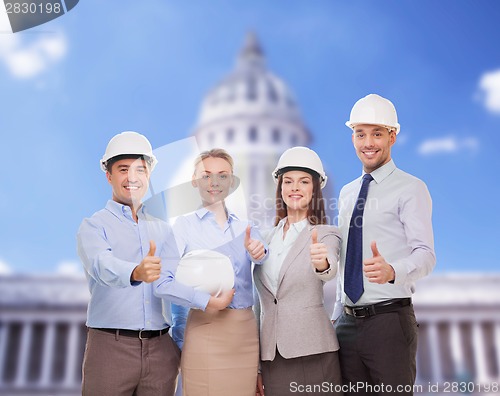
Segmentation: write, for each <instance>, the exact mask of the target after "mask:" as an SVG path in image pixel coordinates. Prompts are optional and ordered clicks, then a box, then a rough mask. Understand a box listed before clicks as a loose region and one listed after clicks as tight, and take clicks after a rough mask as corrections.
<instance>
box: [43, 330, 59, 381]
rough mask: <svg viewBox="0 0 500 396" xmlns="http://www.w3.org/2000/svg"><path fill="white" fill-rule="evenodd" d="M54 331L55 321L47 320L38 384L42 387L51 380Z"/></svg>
mask: <svg viewBox="0 0 500 396" xmlns="http://www.w3.org/2000/svg"><path fill="white" fill-rule="evenodd" d="M55 332H56V325H55V322H53V321H50V322H48V323H47V324H46V327H45V336H44V340H43V352H42V353H43V355H42V356H43V360H42V374H41V376H40V385H42V386H43V387H46V386H48V385H50V381H51V375H52V368H53V360H54V345H55V334H56V333H55Z"/></svg>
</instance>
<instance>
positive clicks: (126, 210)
mask: <svg viewBox="0 0 500 396" xmlns="http://www.w3.org/2000/svg"><path fill="white" fill-rule="evenodd" d="M106 209H107V210H109V211H110V212H111V213H113V214H114V215H115V216H116V217H118V218H119V219H120V218H122V217H126V218H127V219H129V220H130V219H132V209H130V207H129V206H127V205H123V204H121V203H119V202H116V201H113V200H112V199H110V200H108V202H107V203H106ZM137 214H138V215H139V214H145V207H144V204H142V205H141V207H140V209H139V211H138V212H137Z"/></svg>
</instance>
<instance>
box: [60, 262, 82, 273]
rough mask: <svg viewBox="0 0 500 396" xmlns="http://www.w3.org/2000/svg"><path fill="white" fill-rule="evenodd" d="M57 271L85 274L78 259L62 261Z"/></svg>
mask: <svg viewBox="0 0 500 396" xmlns="http://www.w3.org/2000/svg"><path fill="white" fill-rule="evenodd" d="M56 273H57V274H58V275H66V276H80V275H83V270H82V266H81V264H80V263H79V262H78V261H72V260H68V261H61V262H60V263H59V264H58V266H57V270H56Z"/></svg>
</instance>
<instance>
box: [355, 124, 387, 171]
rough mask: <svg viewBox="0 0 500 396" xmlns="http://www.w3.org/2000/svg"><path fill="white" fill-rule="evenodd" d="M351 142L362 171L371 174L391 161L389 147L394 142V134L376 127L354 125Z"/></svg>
mask: <svg viewBox="0 0 500 396" xmlns="http://www.w3.org/2000/svg"><path fill="white" fill-rule="evenodd" d="M352 142H353V144H354V149H355V150H356V155H357V156H358V158H359V159H360V160H361V163H362V164H363V169H364V171H365V172H366V173H371V172H373V171H374V170H375V169H378V168H380V167H381V166H382V165H385V164H387V163H388V162H389V161H390V160H391V147H392V145H393V144H394V143H395V142H396V133H395V132H394V131H392V132H389V131H388V130H387V128H384V127H382V126H378V125H367V124H363V125H356V126H355V127H354V132H353V134H352Z"/></svg>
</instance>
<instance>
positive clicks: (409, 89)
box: [0, 0, 500, 273]
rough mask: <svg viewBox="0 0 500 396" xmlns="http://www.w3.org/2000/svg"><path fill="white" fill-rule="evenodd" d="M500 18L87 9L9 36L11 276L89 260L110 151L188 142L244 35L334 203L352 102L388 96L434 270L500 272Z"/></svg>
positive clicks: (453, 9) (5, 100)
mask: <svg viewBox="0 0 500 396" xmlns="http://www.w3.org/2000/svg"><path fill="white" fill-rule="evenodd" d="M499 16H500V3H498V1H496V0H483V1H474V2H473V1H464V0H440V1H433V0H420V1H418V2H417V1H404V0H376V1H373V0H370V1H351V2H346V1H336V0H315V1H305V0H302V1H298V0H296V1H295V0H289V1H286V2H283V1H268V0H253V1H235V0H226V1H223V0H211V1H210V2H208V1H206V0H203V1H202V0H188V1H185V0H182V1H181V0H177V1H167V0H148V1H147V2H145V1H142V2H141V1H128V0H120V1H98V0H81V1H80V3H79V4H78V5H77V6H76V7H75V8H74V9H73V10H72V11H70V12H69V13H68V14H66V15H64V16H62V17H60V18H58V19H55V20H53V21H52V22H49V23H47V24H44V25H41V26H39V27H37V28H33V29H30V30H28V31H26V32H24V33H16V34H8V33H0V93H1V94H0V136H1V142H2V147H3V149H4V150H3V158H4V159H5V162H4V166H3V168H2V173H1V175H2V187H1V189H0V203H1V207H2V209H3V210H2V212H3V213H2V220H1V225H2V227H1V228H0V233H1V237H0V272H1V271H6V270H7V269H10V270H11V271H12V272H14V273H35V272H36V273H41V272H54V271H57V270H61V268H62V269H64V268H68V266H69V267H70V266H71V265H72V263H75V262H78V258H77V255H76V248H75V234H76V231H77V229H78V226H79V224H80V222H81V220H82V219H83V218H84V217H86V216H90V215H91V214H92V213H93V212H95V211H97V210H99V209H100V208H102V207H103V206H104V204H105V202H106V200H107V199H108V198H109V197H110V190H109V187H108V185H107V183H106V181H105V178H104V174H103V173H102V171H101V170H100V169H99V166H98V160H99V159H100V158H101V156H102V154H103V152H104V148H105V146H106V144H107V142H108V140H109V139H110V138H111V137H112V136H113V135H114V134H116V133H118V132H121V131H123V130H136V131H138V132H141V133H144V134H145V135H147V136H148V137H149V138H150V140H151V143H152V144H153V147H161V146H163V145H165V144H168V143H171V142H175V141H177V140H179V139H183V138H185V137H187V136H189V135H190V133H191V131H192V128H193V127H194V125H195V123H196V119H197V116H198V111H199V107H200V105H201V101H202V99H203V97H204V95H205V94H206V93H207V92H208V90H209V89H210V88H211V87H213V86H214V85H215V84H216V83H217V82H218V81H220V80H221V78H223V77H224V76H225V75H227V74H228V73H229V72H230V71H231V70H232V69H233V67H234V64H235V60H236V56H237V54H238V51H239V50H240V48H241V46H242V43H243V41H244V37H245V34H246V33H247V32H248V31H249V30H253V31H254V32H256V34H257V35H258V37H259V38H260V41H261V43H262V46H263V48H264V51H265V54H266V59H267V65H268V68H269V69H270V70H271V71H273V72H274V73H275V74H277V75H278V76H280V77H281V78H282V79H283V80H284V81H285V82H286V83H287V84H288V86H289V87H290V88H291V90H292V91H293V92H294V93H295V96H296V98H297V100H298V103H299V106H300V108H301V111H302V115H303V118H304V120H305V122H306V124H307V125H308V127H309V129H310V130H311V132H312V135H313V137H314V141H313V142H312V143H311V148H313V149H315V150H316V151H317V152H318V153H319V155H320V156H321V158H322V159H323V160H324V162H325V165H326V167H327V170H328V172H329V175H330V176H329V177H330V180H331V181H332V182H333V183H334V191H335V194H338V191H339V189H340V187H341V186H342V185H343V184H345V183H347V182H348V181H350V180H352V179H353V178H355V177H357V176H358V175H359V174H360V172H361V167H360V164H359V161H358V159H357V157H356V156H355V154H354V150H353V148H352V144H351V140H350V134H349V130H348V129H347V128H346V127H345V126H344V122H345V121H346V120H347V118H348V116H349V112H350V109H351V107H352V105H353V104H354V102H355V101H356V100H357V99H359V98H361V97H363V96H365V95H366V94H368V93H378V94H380V95H382V96H385V97H388V98H390V99H391V100H392V101H393V102H394V104H395V105H396V107H397V110H398V115H399V120H400V123H401V125H402V128H401V133H400V134H399V136H398V138H399V141H398V143H397V145H396V146H395V147H394V148H393V158H394V159H395V161H396V164H397V165H398V166H399V167H400V168H402V169H403V170H406V171H408V172H410V173H412V174H414V175H416V176H418V177H420V178H421V179H423V180H424V181H425V182H426V183H427V185H428V187H429V190H430V192H431V195H432V197H433V202H434V217H433V218H434V230H435V242H436V252H437V257H438V265H437V268H436V270H437V271H497V263H498V258H496V254H494V250H493V247H494V246H496V243H497V237H498V235H500V232H499V231H498V229H497V224H498V223H499V221H500V216H499V214H498V211H497V210H496V206H497V205H496V202H495V201H496V198H497V197H498V195H499V192H500V190H499V188H498V187H495V185H494V183H495V182H496V179H497V175H496V172H497V169H498V168H499V165H500V161H499V155H498V153H496V152H495V141H496V138H497V134H498V133H499V132H500V51H499V50H498V43H499V42H500V29H498V19H499ZM491 139H493V140H491ZM2 268H3V269H2Z"/></svg>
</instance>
